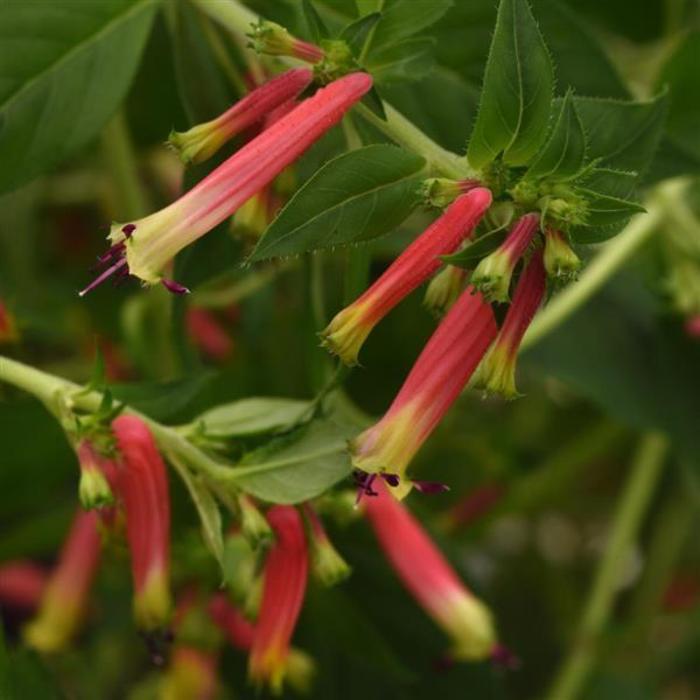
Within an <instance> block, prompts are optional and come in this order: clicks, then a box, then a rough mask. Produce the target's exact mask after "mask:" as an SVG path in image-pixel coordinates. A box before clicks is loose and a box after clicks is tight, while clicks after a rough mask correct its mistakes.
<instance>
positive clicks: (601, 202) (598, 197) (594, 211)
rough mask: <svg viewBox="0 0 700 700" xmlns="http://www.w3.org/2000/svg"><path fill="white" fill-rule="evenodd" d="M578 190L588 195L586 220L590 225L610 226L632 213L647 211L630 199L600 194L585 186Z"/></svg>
mask: <svg viewBox="0 0 700 700" xmlns="http://www.w3.org/2000/svg"><path fill="white" fill-rule="evenodd" d="M578 191H579V192H580V193H581V194H583V195H584V196H585V197H586V201H587V203H588V217H587V219H586V221H587V224H588V225H589V226H609V225H611V224H615V223H618V222H620V221H626V220H627V219H629V218H630V216H632V214H637V213H639V212H643V211H646V210H645V209H644V207H643V206H642V205H641V204H639V203H637V202H632V201H630V200H628V199H620V198H618V197H612V196H610V195H604V194H599V193H598V192H593V191H592V190H586V189H584V188H579V190H578Z"/></svg>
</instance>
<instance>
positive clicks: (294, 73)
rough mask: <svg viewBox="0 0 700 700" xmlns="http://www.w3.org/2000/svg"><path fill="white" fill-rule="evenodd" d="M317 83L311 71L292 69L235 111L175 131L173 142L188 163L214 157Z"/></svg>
mask: <svg viewBox="0 0 700 700" xmlns="http://www.w3.org/2000/svg"><path fill="white" fill-rule="evenodd" d="M312 80H313V72H312V71H311V70H309V69H308V68H295V69H293V70H288V71H287V72H286V73H282V75H278V76H277V77H276V78H272V80H269V81H268V82H266V83H264V84H263V85H261V86H260V87H258V88H255V89H254V90H252V91H251V92H250V93H249V94H248V95H246V96H245V97H244V98H243V99H241V100H239V101H238V102H236V104H235V105H233V107H231V109H229V110H227V111H226V112H224V113H223V114H221V115H219V116H218V117H216V119H212V120H211V121H208V122H205V123H203V124H197V126H193V127H192V128H191V129H189V130H188V131H184V132H176V131H174V132H172V133H171V134H170V138H169V143H170V145H171V146H173V148H175V149H176V150H177V151H178V152H179V153H180V158H182V160H183V161H184V162H185V163H200V162H202V161H203V160H206V159H207V158H209V157H210V156H212V155H214V153H216V152H217V151H218V150H219V148H221V146H222V145H223V144H224V143H226V142H227V141H229V140H230V139H232V138H233V137H234V136H235V135H236V134H239V133H241V132H242V131H243V130H244V129H246V128H248V127H249V126H252V125H253V124H256V123H258V122H260V121H262V120H263V119H264V118H265V117H266V116H267V115H269V114H270V113H272V112H273V111H275V109H276V108H278V107H280V106H282V105H285V109H287V110H288V109H289V108H288V106H287V105H288V103H289V102H290V100H293V99H294V98H295V97H296V96H297V95H299V93H301V92H302V91H303V90H305V89H306V88H307V87H308V86H309V85H310V84H311V81H312Z"/></svg>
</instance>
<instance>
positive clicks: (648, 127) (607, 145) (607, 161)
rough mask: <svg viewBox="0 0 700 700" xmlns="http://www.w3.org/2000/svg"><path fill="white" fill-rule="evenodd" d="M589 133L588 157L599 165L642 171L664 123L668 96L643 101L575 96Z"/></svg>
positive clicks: (652, 151) (584, 125)
mask: <svg viewBox="0 0 700 700" xmlns="http://www.w3.org/2000/svg"><path fill="white" fill-rule="evenodd" d="M574 102H575V103H576V109H577V111H578V113H579V115H580V117H581V121H582V122H583V128H584V129H585V131H586V134H587V136H588V157H589V158H590V159H591V160H597V159H598V160H599V165H601V166H605V167H609V168H615V169H617V170H635V171H637V172H638V173H642V172H643V171H644V170H645V169H646V167H647V166H648V165H649V162H650V161H651V159H652V157H653V155H654V152H655V150H656V147H657V145H658V142H659V139H660V137H661V133H662V130H663V126H664V121H665V117H666V109H667V102H668V99H667V96H666V95H665V94H663V95H659V96H658V97H656V98H655V99H653V100H649V101H646V102H633V101H627V102H626V101H622V100H612V99H599V98H594V97H575V98H574Z"/></svg>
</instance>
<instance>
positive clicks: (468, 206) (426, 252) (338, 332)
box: [321, 187, 491, 365]
mask: <svg viewBox="0 0 700 700" xmlns="http://www.w3.org/2000/svg"><path fill="white" fill-rule="evenodd" d="M490 205H491V192H490V191H489V190H487V189H485V188H483V187H477V188H475V189H473V190H471V191H469V192H467V193H466V194H463V195H461V196H459V197H458V198H457V199H455V201H454V202H452V204H451V205H450V206H449V207H448V208H447V210H446V211H445V213H444V214H443V215H442V216H441V217H440V218H439V219H436V220H435V221H434V222H433V223H432V224H431V225H430V226H429V227H428V228H427V229H426V230H425V231H424V232H423V233H422V234H421V235H420V236H418V238H416V240H415V241H413V243H411V245H409V246H408V248H406V250H404V251H403V253H401V255H399V257H398V258H396V260H395V261H394V262H393V263H392V264H391V265H390V266H389V267H388V268H387V270H386V271H385V272H384V274H382V276H381V277H380V278H379V279H378V280H377V281H376V282H375V283H374V284H373V285H372V286H371V287H370V288H369V289H368V290H367V291H366V292H365V293H364V294H363V295H362V296H360V297H359V298H358V299H357V300H356V301H354V302H353V303H352V304H351V305H350V306H347V307H346V308H344V309H343V310H342V311H341V312H340V313H338V314H337V315H336V316H335V318H334V319H333V320H332V321H331V322H330V324H329V326H328V327H327V328H326V329H325V330H324V331H323V333H322V334H321V336H322V338H323V344H324V345H325V346H326V347H327V348H328V349H329V350H330V351H331V352H333V353H335V354H336V355H338V356H339V357H340V359H341V360H343V362H345V363H346V364H349V365H354V364H357V355H358V353H359V351H360V348H361V347H362V344H363V343H364V342H365V340H366V339H367V336H368V335H369V334H370V332H371V331H372V329H373V328H374V326H375V325H376V324H377V323H378V322H379V321H380V320H381V319H382V318H384V316H386V314H387V313H389V311H391V309H393V308H394V307H395V306H396V305H397V304H398V303H399V302H400V301H401V300H402V299H403V298H404V297H405V296H406V295H408V294H409V293H410V292H412V291H413V290H414V289H416V288H417V287H418V286H419V285H421V284H422V283H423V282H425V280H427V279H428V278H429V277H430V276H431V275H432V274H433V273H434V272H435V271H436V270H437V269H438V268H439V267H440V265H441V264H442V261H441V260H440V256H441V255H447V254H449V253H452V252H453V251H455V250H456V249H457V247H458V246H459V244H460V243H462V241H464V240H465V239H466V238H468V237H469V236H470V235H471V234H472V232H473V230H474V227H475V226H476V225H477V224H478V223H479V220H480V219H481V217H482V216H483V215H484V213H485V212H486V210H487V209H488V208H489V206H490Z"/></svg>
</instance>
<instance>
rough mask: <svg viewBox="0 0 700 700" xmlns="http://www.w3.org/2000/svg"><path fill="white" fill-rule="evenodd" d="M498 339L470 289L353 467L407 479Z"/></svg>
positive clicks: (363, 440) (362, 441) (368, 433)
mask: <svg viewBox="0 0 700 700" xmlns="http://www.w3.org/2000/svg"><path fill="white" fill-rule="evenodd" d="M496 333H497V327H496V321H495V319H494V316H493V312H492V311H491V307H490V306H489V305H488V304H487V303H486V302H485V301H484V300H483V298H482V297H481V294H479V293H474V290H473V289H472V288H471V287H468V288H467V289H466V290H465V291H464V292H462V295H461V296H460V297H459V299H458V300H457V301H456V303H455V304H454V306H453V307H452V308H451V309H450V311H449V313H448V314H447V315H446V316H445V318H444V319H443V320H442V322H441V323H440V325H439V326H438V328H437V330H436V331H435V332H434V333H433V335H432V337H431V338H430V340H429V341H428V342H427V344H426V346H425V347H424V348H423V352H421V354H420V356H419V357H418V359H417V360H416V363H415V364H414V365H413V369H411V371H410V373H409V375H408V377H407V378H406V381H405V382H404V384H403V386H402V387H401V390H400V391H399V393H398V394H397V395H396V398H395V399H394V401H393V403H392V404H391V406H390V407H389V410H388V411H387V412H386V414H385V415H384V417H383V418H382V419H381V420H380V421H379V422H378V423H376V424H375V425H373V426H372V427H371V428H369V429H367V430H365V431H364V432H363V433H361V434H360V435H359V436H358V437H357V438H356V439H355V440H353V442H352V444H351V452H352V461H353V464H354V466H355V467H356V468H357V469H360V470H362V471H363V472H369V473H382V472H383V473H388V474H393V475H398V476H399V477H403V476H404V473H405V470H406V467H407V466H408V464H409V462H410V461H411V459H412V458H413V456H414V455H415V453H416V452H417V451H418V449H419V448H420V447H421V445H422V444H423V443H424V442H425V440H426V439H427V438H428V436H429V435H430V433H431V432H432V431H433V429H434V428H435V427H436V426H437V425H438V423H439V422H440V421H441V420H442V417H443V416H444V415H445V413H447V410H448V409H449V408H450V406H451V405H452V403H453V402H454V401H455V399H456V398H457V397H458V396H459V394H460V393H461V391H462V389H463V388H464V386H465V385H466V383H467V381H468V380H469V377H470V376H471V375H472V372H473V371H474V370H475V369H476V367H477V365H478V364H479V362H480V361H481V358H482V357H483V355H484V353H485V352H486V351H487V349H488V347H489V345H490V344H491V342H492V340H493V339H494V338H495V337H496ZM368 486H371V484H369V485H368ZM409 489H410V484H403V485H402V486H401V488H400V489H396V490H395V491H394V493H396V494H397V495H399V496H403V495H405V494H406V493H407V492H408V490H409Z"/></svg>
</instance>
